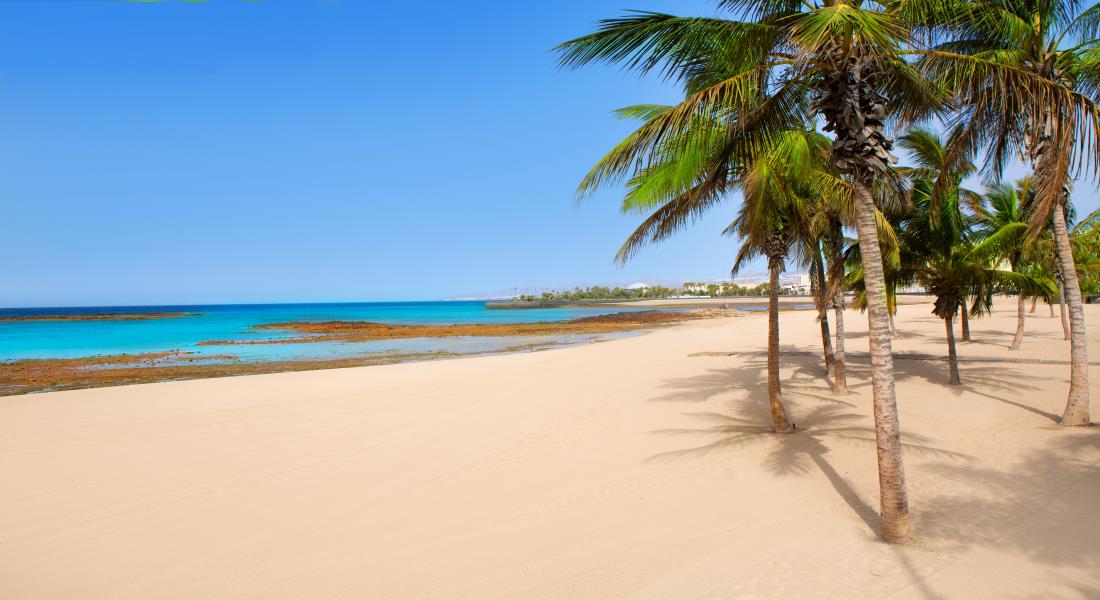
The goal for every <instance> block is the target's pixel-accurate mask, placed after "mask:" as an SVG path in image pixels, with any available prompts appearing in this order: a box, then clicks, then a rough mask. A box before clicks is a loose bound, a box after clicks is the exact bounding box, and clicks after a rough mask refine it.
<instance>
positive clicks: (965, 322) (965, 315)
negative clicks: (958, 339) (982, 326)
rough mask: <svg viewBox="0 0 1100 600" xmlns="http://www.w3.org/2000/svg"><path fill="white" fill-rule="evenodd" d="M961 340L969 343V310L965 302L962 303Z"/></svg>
mask: <svg viewBox="0 0 1100 600" xmlns="http://www.w3.org/2000/svg"><path fill="white" fill-rule="evenodd" d="M962 340H963V341H964V342H969V341H970V309H968V308H967V307H966V302H963V303H962Z"/></svg>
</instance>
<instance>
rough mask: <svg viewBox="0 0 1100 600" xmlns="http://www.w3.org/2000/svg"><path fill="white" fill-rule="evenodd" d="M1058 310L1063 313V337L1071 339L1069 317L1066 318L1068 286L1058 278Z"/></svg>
mask: <svg viewBox="0 0 1100 600" xmlns="http://www.w3.org/2000/svg"><path fill="white" fill-rule="evenodd" d="M1058 311H1059V312H1060V313H1062V339H1064V340H1068V339H1069V319H1067V318H1066V286H1065V285H1064V284H1063V283H1062V278H1061V277H1059V278H1058Z"/></svg>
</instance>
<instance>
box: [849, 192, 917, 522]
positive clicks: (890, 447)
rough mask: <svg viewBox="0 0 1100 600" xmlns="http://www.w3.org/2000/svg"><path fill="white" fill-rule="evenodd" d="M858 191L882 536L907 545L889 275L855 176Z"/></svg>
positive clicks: (866, 196)
mask: <svg viewBox="0 0 1100 600" xmlns="http://www.w3.org/2000/svg"><path fill="white" fill-rule="evenodd" d="M852 192H853V201H854V204H855V213H856V232H857V234H858V236H859V250H860V253H861V254H862V256H863V281H864V284H865V287H866V296H867V328H868V339H869V341H870V353H871V388H872V391H873V394H874V414H875V446H876V448H877V451H878V481H879V503H880V510H881V519H882V535H883V537H884V538H886V541H888V542H895V543H902V542H905V541H906V540H908V539H909V498H908V493H907V491H906V484H905V467H904V465H903V464H902V458H901V429H900V427H899V425H898V406H897V397H896V396H895V391H894V355H893V350H892V348H891V344H890V314H889V312H890V311H889V308H888V307H887V303H886V277H885V274H884V273H883V268H882V251H881V249H880V248H879V241H878V229H877V228H876V225H875V204H874V199H873V198H872V196H871V190H870V189H869V188H868V187H867V185H866V184H865V183H864V182H863V181H859V180H854V181H853V182H852Z"/></svg>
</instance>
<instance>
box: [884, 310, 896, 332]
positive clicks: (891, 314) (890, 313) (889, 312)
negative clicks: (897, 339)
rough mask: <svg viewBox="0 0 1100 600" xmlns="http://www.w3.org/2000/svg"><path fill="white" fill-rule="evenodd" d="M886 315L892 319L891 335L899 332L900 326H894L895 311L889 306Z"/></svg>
mask: <svg viewBox="0 0 1100 600" xmlns="http://www.w3.org/2000/svg"><path fill="white" fill-rule="evenodd" d="M886 316H887V317H888V318H889V319H890V337H893V336H895V335H897V334H898V328H897V327H895V326H894V311H893V310H891V309H890V308H889V306H887V308H886Z"/></svg>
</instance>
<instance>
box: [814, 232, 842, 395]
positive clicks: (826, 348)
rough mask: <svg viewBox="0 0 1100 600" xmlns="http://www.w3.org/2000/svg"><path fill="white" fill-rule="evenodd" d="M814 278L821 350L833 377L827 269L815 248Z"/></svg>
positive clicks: (833, 361)
mask: <svg viewBox="0 0 1100 600" xmlns="http://www.w3.org/2000/svg"><path fill="white" fill-rule="evenodd" d="M810 260H811V267H812V268H813V271H814V272H813V277H812V278H811V279H810V287H811V289H812V291H813V294H814V304H816V305H817V320H818V322H819V323H820V324H821V349H822V352H823V353H824V355H825V374H826V375H831V374H832V372H833V364H834V363H835V362H836V361H835V358H834V356H833V342H832V336H831V335H830V333H829V307H828V306H827V305H826V298H825V293H826V289H825V267H824V265H823V264H822V262H823V261H822V260H821V251H820V249H819V248H817V247H816V246H815V248H814V251H813V256H811V257H810Z"/></svg>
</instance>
